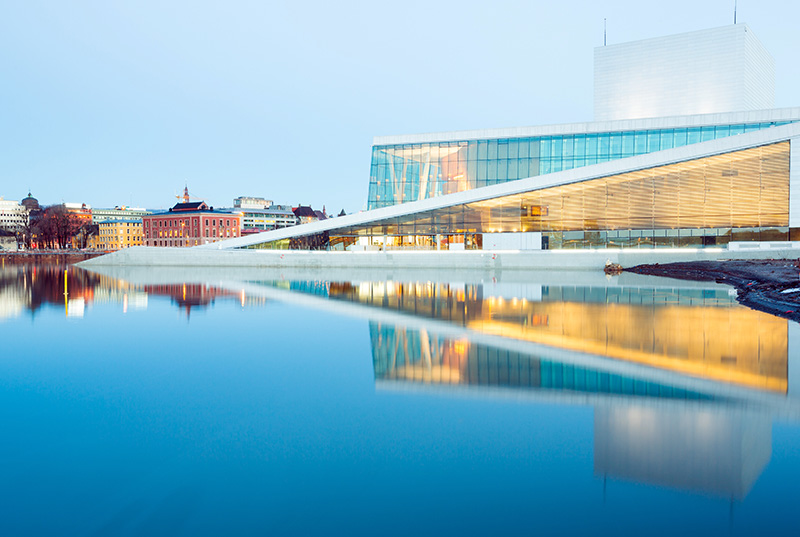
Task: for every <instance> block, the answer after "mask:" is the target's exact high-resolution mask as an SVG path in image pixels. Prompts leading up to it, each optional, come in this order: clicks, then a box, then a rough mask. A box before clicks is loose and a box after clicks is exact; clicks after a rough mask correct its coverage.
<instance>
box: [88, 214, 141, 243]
mask: <svg viewBox="0 0 800 537" xmlns="http://www.w3.org/2000/svg"><path fill="white" fill-rule="evenodd" d="M97 227H98V231H97V235H94V236H93V237H92V239H91V246H92V248H97V249H99V250H120V249H122V248H130V247H131V246H141V245H142V238H143V236H144V235H143V234H142V221H141V220H106V221H105V222H98V223H97Z"/></svg>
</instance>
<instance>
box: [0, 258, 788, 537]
mask: <svg viewBox="0 0 800 537" xmlns="http://www.w3.org/2000/svg"><path fill="white" fill-rule="evenodd" d="M797 328H798V327H797V325H796V324H792V323H789V322H788V321H786V320H783V319H778V318H776V317H772V316H769V315H767V314H764V313H761V312H756V311H753V310H749V309H747V308H743V307H741V306H739V305H738V304H737V303H736V301H735V298H734V297H733V296H732V295H731V293H730V291H729V289H728V288H726V287H723V286H718V285H715V284H708V283H697V284H694V283H691V282H677V281H673V280H665V279H656V278H647V277H638V276H635V275H626V276H625V277H621V278H613V279H607V278H605V277H604V276H603V275H594V274H591V275H590V274H580V273H573V274H536V273H530V274H516V273H514V274H508V273H506V274H481V273H463V274H462V273H454V274H445V275H441V274H438V275H431V274H425V273H420V272H413V271H412V272H408V273H397V272H395V273H392V274H385V273H368V272H365V273H358V272H353V273H341V272H330V273H327V274H324V275H323V274H317V273H307V272H298V273H281V272H275V271H266V270H260V271H254V270H244V269H242V270H235V269H232V270H213V269H205V270H203V269H193V270H171V269H115V270H108V271H105V272H104V273H96V272H88V271H83V270H80V269H78V268H75V267H65V266H59V265H54V264H49V265H45V266H32V265H24V266H8V265H6V266H5V267H4V269H3V271H2V272H0V334H2V341H3V346H2V349H3V352H2V355H3V356H2V360H0V402H1V403H2V405H0V412H2V423H3V425H4V427H3V431H4V434H3V442H2V443H0V472H2V473H1V474H0V475H2V483H3V485H2V486H0V491H2V492H0V494H2V497H0V506H2V507H0V509H2V516H1V517H0V533H2V534H3V535H32V534H53V535H220V534H230V535H273V534H274V535H297V534H323V533H324V534H347V535H376V534H381V535H409V534H415V535H435V534H442V533H447V534H465V535H487V534H504V535H533V534H537V535H553V534H555V535H586V534H598V535H601V534H614V535H641V534H643V533H647V534H654V535H668V534H669V535H673V534H676V533H689V534H704V535H751V534H755V533H756V532H760V533H763V532H767V533H771V534H787V535H795V534H797V530H798V527H800V526H799V525H798V520H797V515H796V504H797V501H798V499H800V426H798V424H799V423H800V397H798V393H800V379H798V375H797V370H798V368H800V365H797V348H796V345H797V342H798V337H797V336H798V333H799V332H798V330H797Z"/></svg>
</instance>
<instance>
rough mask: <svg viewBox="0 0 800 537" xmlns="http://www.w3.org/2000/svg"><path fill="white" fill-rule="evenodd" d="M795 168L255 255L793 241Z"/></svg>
mask: <svg viewBox="0 0 800 537" xmlns="http://www.w3.org/2000/svg"><path fill="white" fill-rule="evenodd" d="M789 160H790V159H789V142H779V143H775V144H770V145H765V146H760V147H753V148H748V149H744V150H740V151H735V152H730V153H725V154H721V155H714V156H710V157H704V158H699V159H694V160H689V161H686V162H679V163H675V164H669V165H664V166H658V167H653V168H647V169H642V170H637V171H633V172H628V173H622V174H617V175H612V176H608V177H601V178H596V179H590V180H586V181H582V182H576V183H571V184H566V185H561V186H554V187H549V188H540V189H535V188H534V189H532V190H530V191H527V192H524V193H521V194H513V195H507V196H499V197H495V198H491V199H487V200H483V201H478V202H473V203H462V204H455V205H452V206H449V207H444V208H438V209H433V210H429V211H420V212H415V213H412V214H408V215H404V216H399V217H392V218H387V219H384V220H378V221H373V222H371V223H368V224H363V225H357V226H349V227H342V228H337V229H335V230H331V231H329V232H325V233H324V234H318V235H310V236H307V237H296V238H293V239H283V240H281V241H274V242H271V243H270V242H268V243H263V244H258V245H255V246H251V247H252V248H291V249H345V248H348V247H351V246H352V245H354V244H368V245H375V244H379V245H380V246H381V247H382V248H385V249H391V248H398V249H405V248H413V249H445V248H447V247H448V246H450V245H453V244H456V243H457V244H460V245H463V249H481V248H482V246H483V241H484V235H485V234H488V233H520V232H541V233H542V234H543V244H544V247H545V248H585V247H672V246H710V245H722V244H727V243H728V242H730V241H748V240H762V241H764V240H770V241H777V240H788V239H789V227H788V226H789Z"/></svg>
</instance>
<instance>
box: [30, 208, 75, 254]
mask: <svg viewBox="0 0 800 537" xmlns="http://www.w3.org/2000/svg"><path fill="white" fill-rule="evenodd" d="M78 229H80V221H79V219H78V218H77V217H76V216H75V215H73V214H71V213H70V212H69V211H68V210H67V209H66V207H64V206H63V205H51V206H50V207H47V208H45V210H44V216H43V217H42V219H41V220H39V221H38V222H37V223H36V225H35V232H36V235H37V237H38V238H39V247H40V248H61V249H64V248H66V247H67V245H69V243H70V240H71V239H72V237H73V236H74V235H75V234H76V233H77V232H78Z"/></svg>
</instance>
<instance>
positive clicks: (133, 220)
mask: <svg viewBox="0 0 800 537" xmlns="http://www.w3.org/2000/svg"><path fill="white" fill-rule="evenodd" d="M48 211H51V212H61V213H63V214H66V215H68V216H69V217H70V218H71V219H72V224H71V231H70V235H71V239H70V240H69V243H68V244H69V246H70V247H75V248H85V247H89V248H98V249H103V250H117V249H121V248H127V247H130V246H138V245H143V244H145V245H150V246H196V245H198V244H201V243H202V244H206V243H209V242H215V241H217V240H221V239H223V238H230V237H240V236H246V235H250V234H254V233H260V232H263V231H270V230H275V229H282V228H286V227H290V226H295V225H298V224H303V223H308V222H316V221H320V220H326V219H328V218H329V216H328V214H327V211H326V209H325V207H324V206H323V208H322V210H315V209H313V208H312V207H310V206H304V205H298V206H291V205H281V204H275V203H274V202H273V201H272V200H268V199H266V198H260V197H252V196H240V197H238V198H235V199H234V200H233V206H232V207H224V208H217V209H215V208H214V207H212V206H209V205H208V204H207V203H205V202H204V201H192V196H190V195H189V191H188V188H185V189H184V194H183V196H180V197H179V202H178V203H176V204H175V205H174V206H173V207H171V208H169V209H168V210H166V211H164V210H148V209H145V208H142V207H128V206H124V205H123V206H116V207H114V208H93V207H91V206H90V205H88V204H86V203H68V202H67V203H60V204H56V205H51V206H48V207H43V206H40V204H39V201H38V200H37V199H36V198H34V197H33V196H32V195H31V193H30V192H28V196H27V197H25V198H24V199H22V200H21V201H13V200H5V199H3V198H1V197H0V249H5V250H9V249H10V250H16V249H24V248H36V247H45V243H47V241H44V242H43V241H41V240H39V241H37V240H36V239H37V224H38V223H41V222H42V221H44V220H45V219H46V218H47V215H48ZM343 215H344V211H342V212H341V213H340V214H339V216H343ZM201 216H202V217H204V219H203V220H202V223H204V224H207V226H210V227H208V228H207V229H206V228H203V229H202V230H201V229H200V225H199V224H200V223H201V220H200V217H201ZM192 217H194V220H193V219H192ZM193 223H194V224H197V225H195V226H192V224H193ZM156 227H159V229H158V230H156ZM212 228H213V232H212ZM38 235H39V237H38V238H39V239H41V238H42V237H41V236H42V235H44V233H42V232H39V233H38ZM47 246H50V247H58V245H51V244H49V243H48V244H47ZM62 247H63V245H62Z"/></svg>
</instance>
